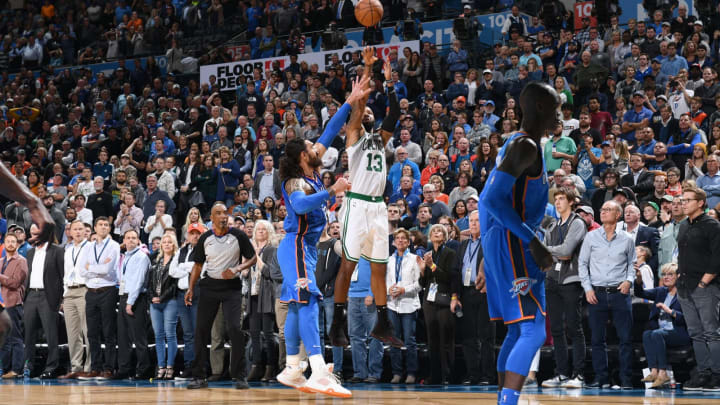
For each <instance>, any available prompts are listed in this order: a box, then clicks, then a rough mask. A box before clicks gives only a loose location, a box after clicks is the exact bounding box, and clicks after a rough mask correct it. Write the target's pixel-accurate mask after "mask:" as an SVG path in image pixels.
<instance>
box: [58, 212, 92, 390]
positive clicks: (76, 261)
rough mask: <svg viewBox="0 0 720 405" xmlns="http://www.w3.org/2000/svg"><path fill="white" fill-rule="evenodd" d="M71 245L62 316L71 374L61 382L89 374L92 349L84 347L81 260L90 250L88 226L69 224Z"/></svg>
mask: <svg viewBox="0 0 720 405" xmlns="http://www.w3.org/2000/svg"><path fill="white" fill-rule="evenodd" d="M70 235H71V236H72V243H70V244H68V245H67V246H66V247H65V260H64V265H65V277H64V279H63V286H64V289H65V293H64V295H63V313H64V314H65V329H66V330H67V337H68V351H69V352H70V372H69V373H67V374H65V375H63V376H61V377H60V379H63V380H65V379H71V380H72V379H76V378H78V377H80V376H82V375H85V374H87V373H89V372H90V348H89V347H88V346H85V344H86V343H87V341H88V338H87V320H86V319H85V294H86V293H87V287H85V278H84V277H83V276H81V275H80V257H81V256H82V253H83V250H84V249H85V248H86V247H87V245H88V241H87V240H86V239H85V224H84V223H83V222H82V221H80V220H75V221H73V222H72V223H71V224H70Z"/></svg>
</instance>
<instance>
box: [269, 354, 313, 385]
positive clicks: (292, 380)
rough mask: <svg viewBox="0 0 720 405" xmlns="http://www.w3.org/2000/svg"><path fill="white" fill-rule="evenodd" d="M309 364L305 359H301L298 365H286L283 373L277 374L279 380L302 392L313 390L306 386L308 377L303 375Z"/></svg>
mask: <svg viewBox="0 0 720 405" xmlns="http://www.w3.org/2000/svg"><path fill="white" fill-rule="evenodd" d="M307 366H308V364H307V362H305V361H301V362H300V366H298V367H292V366H290V365H286V366H285V369H284V370H283V371H282V373H280V374H278V375H277V380H278V382H279V383H281V384H283V385H287V386H288V387H291V388H295V389H296V390H299V391H302V392H307V393H311V392H313V391H310V390H309V389H307V388H306V387H305V384H307V379H306V378H305V376H304V375H303V372H304V371H305V369H306V368H307Z"/></svg>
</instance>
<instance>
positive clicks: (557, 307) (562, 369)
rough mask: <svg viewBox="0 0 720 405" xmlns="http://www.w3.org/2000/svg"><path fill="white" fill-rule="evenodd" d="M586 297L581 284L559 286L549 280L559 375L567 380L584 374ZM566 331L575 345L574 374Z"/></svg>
mask: <svg viewBox="0 0 720 405" xmlns="http://www.w3.org/2000/svg"><path fill="white" fill-rule="evenodd" d="M584 296H585V294H584V291H583V288H582V286H581V285H580V283H579V282H578V283H570V284H558V283H557V281H555V280H553V279H551V278H548V279H547V280H546V281H545V297H546V300H547V314H548V318H550V333H551V334H552V337H553V346H554V352H555V353H554V354H555V367H556V372H557V374H559V375H564V376H566V377H570V376H574V375H583V367H584V364H585V334H584V333H583V328H582V302H583V301H582V300H583V299H584ZM566 328H567V334H568V335H570V338H571V339H572V344H573V347H572V349H573V363H572V373H571V370H570V362H569V359H568V347H567V346H568V345H567V338H566V336H565V330H566Z"/></svg>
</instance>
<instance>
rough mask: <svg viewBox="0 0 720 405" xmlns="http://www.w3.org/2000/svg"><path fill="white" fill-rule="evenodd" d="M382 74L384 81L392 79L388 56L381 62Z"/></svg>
mask: <svg viewBox="0 0 720 405" xmlns="http://www.w3.org/2000/svg"><path fill="white" fill-rule="evenodd" d="M383 74H384V75H385V81H386V82H389V81H390V79H392V66H390V58H387V59H385V63H383Z"/></svg>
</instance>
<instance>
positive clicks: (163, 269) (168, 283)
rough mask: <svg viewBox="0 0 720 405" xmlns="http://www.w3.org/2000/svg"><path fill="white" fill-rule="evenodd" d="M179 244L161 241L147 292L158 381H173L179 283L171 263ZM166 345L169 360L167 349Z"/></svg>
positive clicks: (168, 235)
mask: <svg viewBox="0 0 720 405" xmlns="http://www.w3.org/2000/svg"><path fill="white" fill-rule="evenodd" d="M177 250H178V243H177V239H176V238H175V235H174V234H172V233H166V234H164V235H163V236H162V238H161V239H160V253H159V254H158V256H157V258H156V259H155V261H154V262H153V264H152V266H151V267H150V276H149V279H150V281H149V283H148V290H149V292H150V294H151V296H152V300H151V303H152V304H151V305H150V319H151V320H152V326H153V331H154V332H155V352H156V354H157V362H158V372H157V376H156V379H158V380H172V379H173V378H174V372H173V365H174V364H175V355H176V354H177V335H176V330H177V320H178V308H177V300H176V299H174V298H175V296H176V295H177V285H178V279H176V278H175V277H171V276H170V263H171V262H172V258H173V256H175V252H177ZM166 344H167V356H166V353H165V345H166Z"/></svg>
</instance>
